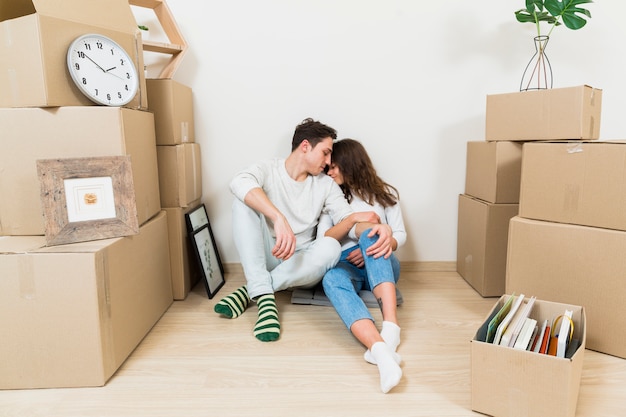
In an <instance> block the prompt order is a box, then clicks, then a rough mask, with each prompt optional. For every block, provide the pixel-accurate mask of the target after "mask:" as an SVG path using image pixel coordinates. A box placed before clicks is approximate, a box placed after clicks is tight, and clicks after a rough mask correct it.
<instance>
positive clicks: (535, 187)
mask: <svg viewBox="0 0 626 417" xmlns="http://www.w3.org/2000/svg"><path fill="white" fill-rule="evenodd" d="M601 102H602V91H600V90H597V89H594V88H591V87H589V86H579V87H571V88H560V89H552V90H541V91H529V92H520V93H512V94H501V95H494V96H488V98H487V126H486V127H487V129H486V138H487V140H488V141H500V140H501V141H515V142H521V143H523V147H522V155H521V176H520V177H519V178H520V180H519V181H520V183H519V185H518V190H519V213H518V215H516V216H513V217H512V218H511V219H510V221H509V222H507V223H508V224H509V225H508V226H509V227H508V239H507V240H506V241H505V242H508V248H507V250H506V254H505V257H506V267H505V271H504V273H505V287H506V288H505V290H506V293H507V294H513V293H515V294H517V295H519V294H525V296H526V297H527V298H528V297H530V296H536V297H537V299H538V300H537V301H536V302H535V306H534V308H533V311H532V312H531V317H534V318H536V319H539V320H549V321H550V322H551V323H554V320H555V319H556V318H557V317H558V316H559V315H562V314H563V313H564V311H565V310H566V309H567V310H572V311H573V312H574V316H573V323H574V338H576V339H578V340H580V341H581V345H580V346H579V348H578V349H577V350H576V352H575V353H574V354H573V356H572V357H570V358H558V357H554V356H550V355H545V354H539V353H534V352H529V351H526V350H517V349H513V348H509V347H504V346H499V345H494V344H491V343H486V342H485V341H484V337H483V336H484V333H485V331H486V326H487V323H488V322H489V320H490V319H491V317H493V315H494V314H495V313H496V312H497V311H498V310H499V308H500V307H502V305H503V303H504V300H505V299H506V298H507V296H502V297H501V298H500V300H499V301H498V303H497V304H496V305H495V306H494V308H493V309H492V311H491V312H490V313H489V315H488V316H487V317H486V319H485V321H484V323H483V325H482V326H481V327H480V328H479V330H478V331H477V333H476V335H475V336H474V338H473V339H472V341H471V375H472V377H471V378H472V409H473V410H475V411H478V412H481V413H484V414H489V415H492V416H506V415H513V414H514V415H537V416H539V415H551V416H555V415H557V416H563V417H573V416H574V415H575V414H576V404H577V400H578V392H579V388H580V379H581V374H582V364H583V358H584V351H585V348H586V347H591V348H593V347H592V346H593V342H591V340H592V336H591V335H592V334H597V332H598V329H597V328H596V326H599V325H600V323H599V320H598V319H591V317H593V316H594V315H595V314H596V313H595V312H593V310H595V309H596V306H595V305H590V303H589V302H588V301H589V300H590V299H593V297H597V299H599V298H600V295H601V294H602V296H603V297H604V300H603V301H604V302H612V301H613V299H614V298H613V297H614V296H613V295H611V293H610V291H612V289H611V288H610V287H611V286H614V285H616V280H615V279H614V277H611V278H613V279H610V278H609V277H607V276H600V278H601V279H603V282H598V278H599V276H598V274H597V273H595V272H596V268H599V269H604V270H605V271H606V272H607V273H608V272H609V271H610V272H616V269H617V270H619V268H620V266H621V265H624V262H621V261H620V260H619V259H620V258H617V256H618V255H617V251H618V250H619V249H621V248H624V243H622V244H621V246H620V245H619V244H615V243H614V241H613V239H612V238H606V237H605V235H604V234H603V233H604V231H603V232H599V231H598V232H596V233H591V234H592V235H594V236H593V237H594V239H595V240H593V239H591V237H590V234H589V233H588V232H589V231H588V230H585V232H586V233H581V234H580V235H577V234H576V232H572V229H571V228H575V227H577V226H572V225H565V224H561V223H557V222H559V221H564V220H565V219H566V218H569V219H570V220H571V219H572V217H570V216H572V212H576V213H577V214H576V215H574V217H576V218H578V217H579V215H580V214H578V213H579V212H580V208H581V207H582V206H584V204H583V202H585V203H587V204H589V202H591V201H596V198H597V193H598V191H599V190H595V189H594V188H595V186H599V187H600V188H601V189H606V185H601V183H602V182H603V180H609V181H610V177H612V176H613V175H615V176H616V177H618V178H621V176H622V175H623V174H624V173H626V168H624V167H622V168H620V169H615V168H616V167H619V166H620V163H621V164H624V160H621V161H619V156H612V157H610V158H608V157H607V151H609V152H610V151H611V150H609V149H606V150H605V152H603V154H602V155H597V154H595V152H593V153H594V156H596V157H595V158H592V159H594V162H595V165H593V166H591V165H590V161H589V154H591V153H592V152H586V150H587V147H588V146H600V147H603V145H601V144H600V143H593V144H592V143H588V142H585V141H586V140H596V139H598V137H599V129H600V114H601ZM549 141H554V142H549ZM496 143H504V142H496ZM583 149H584V150H585V151H583ZM592 149H594V150H595V149H596V148H595V147H594V148H592ZM625 149H626V148H625ZM564 155H565V156H564ZM625 155H626V154H625ZM581 156H582V157H581ZM568 157H571V158H572V160H575V161H576V162H572V160H570V159H569V158H568ZM596 169H600V170H601V171H602V174H600V177H602V178H603V180H600V177H596V178H595V181H594V182H593V184H588V185H589V186H588V187H585V189H584V190H583V189H582V187H581V184H582V183H585V185H587V181H588V179H587V178H588V177H589V175H592V174H593V173H594V171H595V170H596ZM592 176H593V175H592ZM577 183H578V184H577ZM609 187H610V188H611V190H610V191H606V192H603V191H600V194H602V195H603V197H604V199H603V200H602V201H601V204H602V203H605V204H608V205H611V203H612V204H616V203H617V201H611V198H612V199H614V200H619V201H621V200H622V199H621V197H617V195H618V194H617V190H616V189H615V186H614V185H613V184H611V185H609ZM618 188H619V187H618ZM624 191H626V190H623V189H620V192H621V193H623V192H624ZM613 192H615V194H613ZM596 202H597V201H596ZM622 208H626V207H622ZM595 209H597V207H595V208H594V207H586V208H585V210H584V211H585V214H584V215H585V216H589V217H588V218H597V217H598V216H596V213H593V214H591V213H590V210H595ZM538 213H543V214H542V216H543V217H541V216H540V215H539V214H538ZM548 213H550V214H548ZM554 213H561V214H562V216H561V217H558V216H553V214H554ZM566 213H567V214H566ZM605 214H606V212H605ZM525 216H533V217H534V218H538V217H541V218H543V219H544V221H539V220H529V219H528V218H526V217H525ZM620 216H621V217H623V216H624V215H623V214H622V213H620ZM600 217H603V218H604V216H600ZM614 220H615V219H614ZM620 220H621V219H617V222H619V221H620ZM548 221H551V222H554V223H548ZM613 224H615V223H613ZM562 229H567V232H561V230H562ZM587 229H591V228H587ZM598 230H600V229H598ZM616 233H621V232H616ZM607 246H608V247H611V250H612V251H614V252H612V254H613V255H615V256H616V258H614V259H612V260H611V261H609V260H608V258H605V259H604V260H606V261H607V263H612V262H616V265H606V264H602V261H601V258H600V257H595V258H594V257H589V256H588V254H589V253H592V254H593V253H596V254H599V253H604V252H606V247H607ZM598 263H599V264H600V265H598ZM568 264H569V265H568ZM580 270H582V271H584V272H582V274H583V275H584V274H585V273H587V274H588V275H586V276H582V275H581V271H580ZM620 272H622V274H623V273H624V272H626V271H625V270H624V269H623V268H622V269H621V270H620ZM499 279H500V280H501V279H502V278H501V277H500V278H499ZM580 280H583V281H584V282H585V283H583V284H581V283H580V282H579V281H580ZM594 282H595V285H598V286H599V287H600V288H601V289H599V290H593V289H592V286H593V285H594V284H593V283H594ZM589 291H592V292H593V295H592V296H591V297H590V296H589V295H588V293H589ZM622 293H623V292H622ZM546 300H549V301H546ZM598 302H600V301H599V300H598ZM581 306H582V307H581ZM609 308H613V309H614V310H613V312H612V313H611V314H614V312H615V311H616V310H615V309H616V308H617V304H616V303H614V304H613V306H612V307H609ZM587 317H589V319H587ZM606 319H607V320H611V317H610V314H609V316H607V317H606ZM619 321H620V320H619V319H617V320H613V322H612V324H617V323H618V322H619ZM621 322H622V323H621V324H623V319H622V320H621ZM610 337H611V338H615V337H614V336H613V335H611V336H610Z"/></svg>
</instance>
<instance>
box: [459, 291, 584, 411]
mask: <svg viewBox="0 0 626 417" xmlns="http://www.w3.org/2000/svg"><path fill="white" fill-rule="evenodd" d="M518 295H519V294H518ZM527 295H528V294H527ZM508 297H509V295H503V296H502V297H501V298H500V299H499V300H498V302H497V303H496V304H495V305H494V307H493V309H492V310H491V311H490V312H489V314H488V315H487V318H486V319H485V321H484V322H483V324H482V325H481V326H480V328H479V329H478V331H477V332H476V334H475V336H474V338H473V339H472V341H471V345H470V349H471V382H472V410H474V411H478V412H480V413H483V414H488V415H490V416H494V417H504V416H507V417H508V416H551V417H574V415H575V414H576V404H577V402H578V392H579V389H580V378H581V375H582V368H583V358H584V355H585V342H586V337H587V329H586V316H585V309H584V308H583V307H580V306H575V305H570V304H561V303H555V302H550V301H543V300H539V299H537V300H536V301H535V305H534V307H533V310H532V312H531V314H530V317H532V318H534V319H536V320H537V322H543V320H546V319H547V320H549V321H550V322H552V320H554V319H555V318H556V317H558V316H559V315H562V314H563V313H564V312H565V310H566V309H568V310H572V311H573V315H572V320H573V322H574V335H573V339H578V340H579V341H580V346H579V347H578V349H577V350H576V351H575V353H574V354H573V356H572V357H571V358H557V357H555V356H550V355H546V354H540V353H534V352H530V351H526V350H518V349H514V348H510V347H503V346H499V345H494V344H492V343H486V342H484V341H483V340H485V336H486V332H487V325H488V323H489V321H490V320H491V318H492V317H493V316H494V314H495V313H497V312H498V310H499V309H500V308H501V307H502V306H503V305H504V302H505V301H506V300H507V299H508Z"/></svg>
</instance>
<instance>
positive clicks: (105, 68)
mask: <svg viewBox="0 0 626 417" xmlns="http://www.w3.org/2000/svg"><path fill="white" fill-rule="evenodd" d="M67 68H68V70H69V73H70V75H71V77H72V80H73V81H74V83H75V84H76V86H77V87H78V88H79V89H80V91H81V92H82V93H83V94H85V95H86V96H87V97H89V99H91V100H92V101H94V102H95V103H98V104H104V105H106V106H123V105H125V104H127V103H128V102H130V101H131V100H132V99H133V98H134V97H135V95H136V94H137V89H138V87H139V77H138V75H137V70H136V68H135V65H134V64H133V61H132V59H131V58H130V56H129V55H128V54H127V53H126V51H125V50H124V49H123V48H122V47H121V46H119V45H118V44H117V43H116V42H115V41H113V40H112V39H110V38H108V37H106V36H103V35H98V34H88V35H83V36H80V37H78V38H77V39H76V40H74V42H72V44H71V45H70V47H69V49H68V51H67Z"/></svg>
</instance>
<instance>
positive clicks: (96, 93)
mask: <svg viewBox="0 0 626 417" xmlns="http://www.w3.org/2000/svg"><path fill="white" fill-rule="evenodd" d="M97 95H98V89H97V88H96V96H97Z"/></svg>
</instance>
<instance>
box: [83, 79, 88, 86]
mask: <svg viewBox="0 0 626 417" xmlns="http://www.w3.org/2000/svg"><path fill="white" fill-rule="evenodd" d="M83 84H84V85H87V78H85V77H83Z"/></svg>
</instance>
